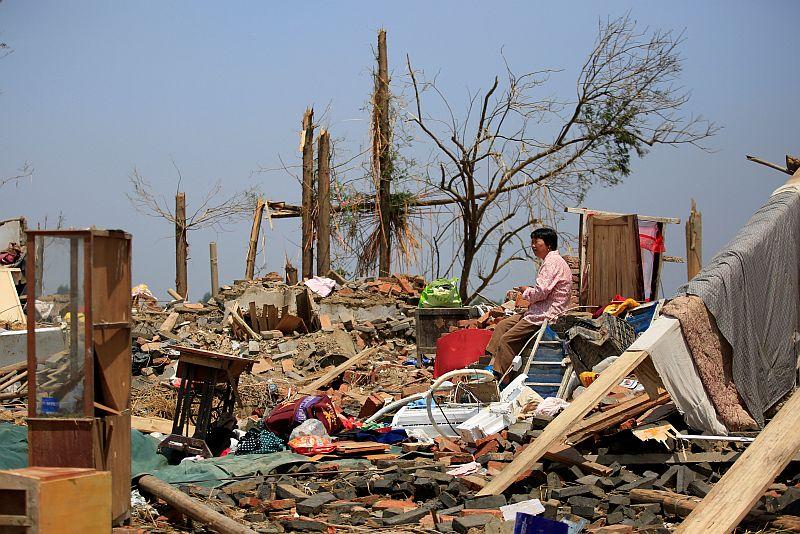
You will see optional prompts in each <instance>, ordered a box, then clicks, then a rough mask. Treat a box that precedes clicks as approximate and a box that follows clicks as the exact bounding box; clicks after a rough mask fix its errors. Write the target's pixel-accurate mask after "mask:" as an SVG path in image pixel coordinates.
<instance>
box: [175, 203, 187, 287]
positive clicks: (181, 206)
mask: <svg viewBox="0 0 800 534" xmlns="http://www.w3.org/2000/svg"><path fill="white" fill-rule="evenodd" d="M188 248H189V243H188V242H187V239H186V194H185V193H178V194H177V195H175V289H176V290H177V291H178V293H179V294H180V295H181V296H182V297H183V298H186V296H187V294H188V293H189V282H188V280H187V276H186V262H187V257H188Z"/></svg>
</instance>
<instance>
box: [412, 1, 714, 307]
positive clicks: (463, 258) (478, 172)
mask: <svg viewBox="0 0 800 534" xmlns="http://www.w3.org/2000/svg"><path fill="white" fill-rule="evenodd" d="M682 41H683V34H680V33H679V34H673V33H672V32H668V31H667V32H664V31H655V32H648V31H640V30H638V29H637V27H636V23H635V22H634V21H633V20H631V19H630V18H629V17H628V16H625V17H622V18H618V19H613V20H607V21H604V22H601V23H600V25H599V34H598V37H597V40H596V42H595V45H594V48H593V49H592V50H591V52H590V53H589V56H588V58H587V59H586V62H585V63H584V64H583V66H582V68H581V70H580V73H579V74H578V79H577V91H576V94H575V96H574V97H573V98H567V99H563V100H562V99H558V98H555V97H549V96H544V97H543V96H539V95H540V94H543V93H544V94H549V92H548V91H547V90H546V89H545V86H546V83H547V81H548V79H549V77H550V75H551V74H552V72H553V71H549V70H542V71H535V72H528V73H525V74H522V75H516V74H514V73H513V72H512V71H511V69H510V68H509V67H507V72H506V74H505V75H504V76H503V79H502V82H501V80H500V78H499V77H495V79H494V83H492V85H491V87H489V89H488V90H486V91H485V92H482V93H476V94H475V95H473V96H472V97H471V98H470V99H469V101H468V103H467V105H466V106H465V108H464V113H463V114H461V115H460V116H459V115H458V114H456V113H455V111H453V110H455V109H456V106H453V105H451V104H450V102H448V101H447V99H446V97H445V96H444V95H443V94H442V92H441V91H439V89H438V88H437V87H436V86H435V84H434V82H426V81H425V80H423V79H421V74H420V73H418V72H415V71H414V70H413V68H412V66H411V61H410V60H407V64H408V73H409V75H410V80H411V82H410V83H411V87H412V89H413V93H414V100H413V102H414V106H413V108H414V109H413V111H412V112H410V113H409V116H408V120H410V121H411V122H412V123H414V124H415V125H416V126H417V127H418V128H419V129H420V130H421V131H422V132H423V134H424V136H425V137H427V138H428V139H429V140H430V141H432V142H433V144H434V145H435V156H434V160H433V161H432V162H431V165H429V166H428V168H429V169H433V170H432V171H428V172H427V173H425V175H424V176H423V177H422V180H423V189H422V190H421V192H420V195H419V196H418V199H417V200H416V201H414V202H412V203H410V204H409V206H410V208H411V209H419V208H421V207H423V206H429V207H430V206H439V208H437V209H439V210H443V211H445V212H446V214H447V215H448V216H447V217H441V216H437V217H436V218H435V219H436V221H437V224H438V225H439V226H438V234H436V235H434V236H433V242H434V243H436V244H438V243H441V242H442V240H443V239H444V238H445V237H446V238H447V240H448V241H449V242H451V243H454V247H453V250H452V251H451V256H452V262H451V263H450V265H449V266H447V267H445V268H442V267H441V265H439V266H437V268H436V270H437V271H444V272H449V271H451V270H453V269H455V270H456V272H460V287H459V291H460V293H461V297H462V299H464V300H465V302H466V301H469V300H470V299H471V298H472V297H474V296H475V295H476V294H477V293H478V292H480V291H482V290H483V289H485V288H486V287H487V286H489V285H490V284H491V283H492V280H493V279H495V277H496V276H497V275H498V274H499V273H500V272H501V271H502V270H503V269H504V268H505V267H507V266H508V265H509V264H510V263H512V262H514V261H518V260H523V259H526V258H529V257H530V256H529V252H528V250H527V247H528V243H529V239H528V233H529V230H530V229H531V227H532V226H533V225H534V224H535V223H536V221H537V220H543V221H555V220H556V219H557V217H558V215H557V214H559V213H561V212H562V211H563V207H564V206H574V205H576V204H577V203H580V202H581V200H582V199H583V197H584V195H585V194H586V192H587V191H588V189H589V188H590V187H591V186H592V185H595V184H605V185H614V184H617V183H619V182H620V181H621V180H622V179H623V178H624V177H626V176H628V175H629V174H630V172H631V160H632V157H633V155H636V156H639V157H643V156H644V155H645V154H646V153H647V151H648V150H649V149H650V148H651V147H654V146H656V145H684V144H686V145H694V146H697V147H700V148H703V146H702V142H703V141H704V140H705V139H707V138H708V137H710V136H711V135H713V134H714V133H715V131H716V130H717V127H716V126H715V125H714V124H713V123H711V122H709V121H707V120H704V119H703V118H702V117H692V116H687V115H685V114H684V113H683V112H682V110H683V108H684V105H685V104H686V103H687V101H688V100H689V93H688V91H686V90H685V89H683V88H682V87H680V86H679V85H677V80H678V76H679V74H680V72H681V58H680V55H679V53H678V48H679V45H680V44H681V42H682ZM426 93H434V94H436V95H437V96H438V97H439V98H441V99H442V100H443V104H444V106H442V109H445V110H449V115H447V116H446V117H439V116H434V115H433V114H431V113H428V112H427V111H426V107H425V101H424V98H423V97H424V96H425V94H426ZM442 195H443V196H444V197H445V198H442ZM453 236H455V239H453ZM432 248H435V249H437V254H438V248H439V247H438V246H435V247H432ZM473 280H474V282H473Z"/></svg>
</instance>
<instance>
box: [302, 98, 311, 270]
mask: <svg viewBox="0 0 800 534" xmlns="http://www.w3.org/2000/svg"><path fill="white" fill-rule="evenodd" d="M302 148H303V219H302V229H301V230H302V234H303V235H302V244H301V246H302V248H303V250H302V261H301V265H300V270H301V271H302V276H303V278H312V277H313V276H314V248H313V242H314V224H313V221H314V219H313V217H314V110H313V109H312V108H308V109H306V112H305V114H304V115H303V145H302Z"/></svg>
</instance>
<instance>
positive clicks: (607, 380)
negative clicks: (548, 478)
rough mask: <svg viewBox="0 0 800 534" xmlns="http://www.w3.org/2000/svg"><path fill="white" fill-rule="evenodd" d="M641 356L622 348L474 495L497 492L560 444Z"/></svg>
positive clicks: (644, 355) (494, 493)
mask: <svg viewBox="0 0 800 534" xmlns="http://www.w3.org/2000/svg"><path fill="white" fill-rule="evenodd" d="M645 358H647V352H645V351H626V352H624V353H622V355H621V356H620V357H619V358H618V359H617V360H616V361H615V362H614V363H612V364H611V365H610V366H609V367H608V369H606V370H605V371H603V373H602V374H601V375H600V376H599V377H598V378H597V380H595V381H594V382H592V384H591V385H590V386H589V387H588V388H586V391H584V392H583V394H581V396H580V397H578V398H577V399H575V400H574V401H573V402H572V404H570V405H569V406H568V407H567V408H566V409H565V410H564V411H563V412H561V413H560V414H559V415H558V416H556V418H555V419H553V420H552V421H551V422H550V424H548V425H547V426H546V427H545V429H544V431H542V434H541V435H540V436H539V437H538V438H536V440H535V441H534V442H533V443H532V444H531V445H530V446H528V448H526V449H525V450H524V451H522V453H521V454H520V455H519V456H517V457H516V458H515V459H514V461H513V462H511V463H510V464H509V465H508V466H507V467H506V468H505V469H503V470H502V471H501V472H500V473H499V474H498V475H496V476H495V477H494V478H492V480H491V481H490V482H489V483H488V484H487V485H486V486H485V487H484V488H483V489H482V490H480V491H479V492H478V496H479V497H480V496H484V495H498V494H500V493H502V492H503V491H505V490H506V488H508V487H509V486H510V485H511V484H513V483H514V481H516V480H517V478H518V477H519V476H520V475H521V474H522V473H524V472H525V471H527V470H528V469H529V468H530V466H532V465H533V464H534V463H536V462H537V461H539V459H540V458H541V457H542V456H544V454H545V453H546V452H548V451H549V450H550V449H551V448H552V447H553V446H554V445H556V444H557V443H562V442H563V441H564V438H565V437H566V435H567V432H568V431H569V430H570V428H571V427H572V426H573V425H574V424H575V423H577V422H578V421H579V420H580V419H581V418H583V417H584V416H585V415H586V414H587V413H589V411H590V410H591V409H592V408H594V407H595V406H597V404H598V403H599V402H600V400H601V399H602V398H603V397H605V396H606V394H607V393H608V392H609V391H611V389H612V388H613V387H614V386H616V385H617V384H619V381H620V380H622V379H623V378H625V377H626V376H627V375H628V373H630V372H631V371H633V370H634V369H635V368H636V367H637V366H638V365H639V364H640V363H641V362H642V361H643V360H644V359H645Z"/></svg>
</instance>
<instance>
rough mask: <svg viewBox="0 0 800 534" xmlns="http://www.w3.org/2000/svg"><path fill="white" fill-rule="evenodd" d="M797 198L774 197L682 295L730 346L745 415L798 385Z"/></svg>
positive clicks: (786, 193) (760, 416) (760, 413)
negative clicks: (699, 303)
mask: <svg viewBox="0 0 800 534" xmlns="http://www.w3.org/2000/svg"><path fill="white" fill-rule="evenodd" d="M799 259H800V194H798V190H797V189H782V190H779V191H776V192H775V193H773V195H772V196H771V197H770V199H769V201H767V203H766V204H765V205H764V206H763V207H762V208H761V209H759V210H758V211H757V212H756V213H755V214H754V215H753V216H752V217H751V218H750V220H749V221H748V223H747V224H746V225H745V226H744V227H743V228H742V229H741V230H740V231H739V233H738V234H736V236H735V237H734V238H733V239H732V240H731V242H730V243H728V244H727V245H726V246H725V247H724V248H723V249H722V251H721V252H720V253H719V254H717V255H716V256H715V257H714V258H713V259H712V260H711V261H710V262H709V263H708V264H707V265H706V266H705V267H704V268H703V269H702V270H701V271H700V272H699V273H698V274H697V276H695V277H694V278H693V279H692V280H691V281H689V283H688V284H686V285H684V286H683V287H681V288H679V289H678V293H679V294H683V295H686V294H689V295H697V296H698V297H700V298H701V299H703V302H704V303H705V305H706V307H707V308H708V310H709V311H710V312H711V313H712V314H713V316H714V319H715V320H716V322H717V326H718V327H719V329H720V332H722V335H723V336H725V339H727V340H728V342H729V343H730V344H731V347H732V348H733V358H732V360H733V380H734V383H735V384H736V388H737V389H738V391H739V394H740V395H741V396H742V399H743V400H744V403H745V405H746V407H747V409H748V410H749V412H750V414H751V415H752V416H753V418H754V419H755V420H756V422H757V423H758V424H759V425H760V426H764V412H766V411H767V410H768V409H769V408H770V407H771V406H772V405H773V404H775V403H776V402H777V401H779V400H780V399H781V398H782V397H783V396H784V395H786V393H788V392H789V391H791V390H792V388H793V387H794V383H795V376H796V369H797V357H798V344H797V343H796V341H795V339H796V338H797V337H798V334H797V332H798V330H800V328H799V327H798V318H800V313H799V312H798V308H799V307H800V298H799V297H800V292H799V289H800V261H799Z"/></svg>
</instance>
